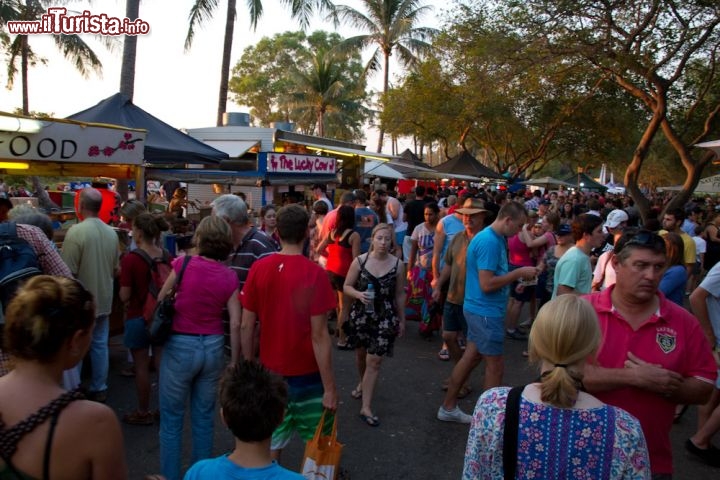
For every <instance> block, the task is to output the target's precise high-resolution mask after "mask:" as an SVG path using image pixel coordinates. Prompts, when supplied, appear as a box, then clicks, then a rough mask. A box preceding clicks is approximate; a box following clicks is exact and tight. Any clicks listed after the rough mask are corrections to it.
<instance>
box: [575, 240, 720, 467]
mask: <svg viewBox="0 0 720 480" xmlns="http://www.w3.org/2000/svg"><path fill="white" fill-rule="evenodd" d="M612 262H613V267H614V268H615V272H616V273H617V283H616V284H615V286H614V287H609V288H607V289H606V290H603V291H602V292H598V293H594V294H591V295H589V296H587V297H585V298H587V299H588V300H589V301H590V303H591V304H592V305H593V307H594V308H595V311H596V312H597V314H598V319H599V321H600V328H601V331H602V334H603V342H602V344H601V346H600V349H599V351H598V354H597V363H593V362H589V364H588V366H587V368H586V370H585V378H584V383H585V387H586V388H587V390H588V391H589V392H590V393H592V394H593V395H595V396H596V397H597V398H599V399H600V400H602V401H604V402H606V403H608V404H610V405H615V406H618V407H620V408H623V409H625V410H627V411H628V412H630V413H631V414H632V415H634V416H635V417H637V418H638V420H640V424H641V425H642V428H643V433H644V434H645V439H646V440H647V444H648V450H649V452H650V465H651V469H652V474H653V479H654V480H659V479H669V478H671V475H672V471H673V469H672V448H671V445H670V428H671V426H672V422H673V418H674V414H675V405H677V404H685V405H688V404H703V403H705V402H707V400H708V398H709V397H710V394H711V393H712V389H713V384H714V382H715V378H716V369H717V367H716V365H715V360H714V359H713V356H712V353H711V350H710V345H709V343H708V341H707V339H706V338H705V335H704V334H703V330H702V327H701V325H700V323H699V322H698V320H697V319H696V318H695V317H694V316H692V315H691V314H690V313H689V312H687V311H686V310H685V309H683V308H681V307H679V306H677V305H675V304H673V303H672V302H670V301H668V300H667V299H666V298H665V297H664V296H663V294H662V293H660V292H659V291H658V284H659V283H660V279H661V278H662V274H663V272H664V270H665V265H666V262H665V243H664V241H663V239H662V237H660V236H659V235H657V234H655V233H652V232H650V231H648V230H640V231H631V232H627V233H625V234H624V235H623V236H622V237H620V239H619V240H618V242H617V243H616V245H615V256H614V258H613V260H612Z"/></svg>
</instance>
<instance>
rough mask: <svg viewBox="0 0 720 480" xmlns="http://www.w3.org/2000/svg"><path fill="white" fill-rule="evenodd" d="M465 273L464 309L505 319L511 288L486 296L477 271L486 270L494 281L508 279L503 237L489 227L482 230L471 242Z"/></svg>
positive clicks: (507, 286)
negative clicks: (506, 277)
mask: <svg viewBox="0 0 720 480" xmlns="http://www.w3.org/2000/svg"><path fill="white" fill-rule="evenodd" d="M466 267H467V268H466V272H465V305H464V307H465V309H466V310H468V311H469V312H470V313H474V314H475V315H482V316H485V317H504V316H505V310H506V308H507V301H508V292H509V291H510V286H509V285H505V286H504V287H502V288H500V289H499V290H495V291H494V292H490V293H485V292H483V291H482V289H481V288H480V277H479V274H480V270H489V271H491V272H493V273H494V274H495V276H496V277H501V276H503V275H507V273H508V255H507V243H506V242H505V237H503V236H502V235H499V234H498V233H497V232H495V230H493V229H492V227H487V228H484V229H483V230H482V231H481V232H480V233H478V234H477V235H475V236H474V237H473V239H472V240H471V241H470V245H468V249H467V260H466Z"/></svg>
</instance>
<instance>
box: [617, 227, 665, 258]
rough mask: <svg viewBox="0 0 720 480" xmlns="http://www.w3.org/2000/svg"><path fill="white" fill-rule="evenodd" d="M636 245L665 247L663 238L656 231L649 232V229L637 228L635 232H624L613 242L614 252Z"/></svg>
mask: <svg viewBox="0 0 720 480" xmlns="http://www.w3.org/2000/svg"><path fill="white" fill-rule="evenodd" d="M632 245H635V246H638V247H646V248H653V249H654V248H660V249H663V250H664V249H665V240H663V238H662V237H661V236H660V235H658V234H657V233H654V232H651V231H650V230H639V231H637V232H626V233H624V234H623V235H622V237H620V239H619V240H618V241H617V243H616V244H615V249H614V250H615V253H620V251H621V250H622V249H623V248H625V247H627V246H632Z"/></svg>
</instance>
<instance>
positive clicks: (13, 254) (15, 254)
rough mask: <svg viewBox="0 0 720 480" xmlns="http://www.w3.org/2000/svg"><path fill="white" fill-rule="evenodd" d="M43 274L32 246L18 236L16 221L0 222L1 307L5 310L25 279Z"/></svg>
mask: <svg viewBox="0 0 720 480" xmlns="http://www.w3.org/2000/svg"><path fill="white" fill-rule="evenodd" d="M40 274H42V270H40V264H39V262H38V257H37V254H36V253H35V250H34V249H33V248H32V246H31V245H30V244H29V243H28V242H27V241H25V240H24V239H22V238H20V237H18V235H17V227H16V225H15V222H2V223H0V307H1V308H2V310H3V311H4V310H5V309H6V308H7V305H8V303H10V300H11V299H12V298H13V297H14V296H15V292H16V291H17V289H18V288H19V287H20V285H22V283H23V282H25V280H27V279H28V278H30V277H33V276H35V275H40Z"/></svg>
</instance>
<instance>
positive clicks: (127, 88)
mask: <svg viewBox="0 0 720 480" xmlns="http://www.w3.org/2000/svg"><path fill="white" fill-rule="evenodd" d="M125 16H126V17H127V18H128V19H130V21H135V20H137V18H138V17H139V16H140V0H125ZM136 57H137V36H136V35H125V41H124V43H123V56H122V66H121V68H120V93H122V94H124V95H127V97H128V98H129V99H130V101H131V102H132V101H133V96H134V95H135V59H136ZM115 190H116V191H117V193H118V194H119V195H120V198H122V199H123V200H127V199H128V197H129V195H130V189H129V188H128V181H127V179H125V178H122V179H118V180H117V183H116V185H115ZM143 191H144V190H143Z"/></svg>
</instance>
